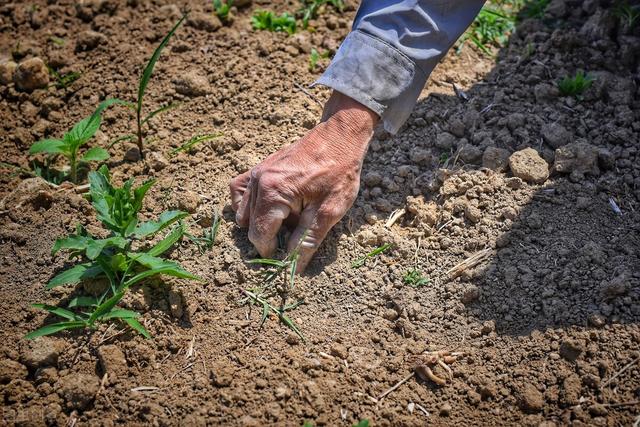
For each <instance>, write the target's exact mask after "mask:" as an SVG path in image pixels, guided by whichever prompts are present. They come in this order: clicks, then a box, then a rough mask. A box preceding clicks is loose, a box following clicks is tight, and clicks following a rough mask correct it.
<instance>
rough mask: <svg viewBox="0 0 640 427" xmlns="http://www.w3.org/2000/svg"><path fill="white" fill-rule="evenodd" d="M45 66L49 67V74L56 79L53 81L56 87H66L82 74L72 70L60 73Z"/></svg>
mask: <svg viewBox="0 0 640 427" xmlns="http://www.w3.org/2000/svg"><path fill="white" fill-rule="evenodd" d="M47 68H49V74H51V76H52V77H53V78H54V80H55V81H56V82H55V83H54V86H55V87H57V88H58V89H66V88H68V87H69V86H71V83H73V82H75V81H76V80H78V79H79V78H80V76H81V75H82V73H80V72H77V71H72V72H70V73H66V74H62V73H59V72H58V71H56V70H54V69H53V68H51V67H47Z"/></svg>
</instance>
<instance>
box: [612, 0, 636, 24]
mask: <svg viewBox="0 0 640 427" xmlns="http://www.w3.org/2000/svg"><path fill="white" fill-rule="evenodd" d="M613 13H614V15H615V16H617V17H618V18H620V19H622V20H623V22H624V24H625V25H626V27H627V28H629V29H632V28H633V27H635V25H636V24H637V23H638V22H639V20H640V5H637V4H636V5H631V4H629V2H628V1H621V2H619V3H618V4H616V6H615V7H614V9H613Z"/></svg>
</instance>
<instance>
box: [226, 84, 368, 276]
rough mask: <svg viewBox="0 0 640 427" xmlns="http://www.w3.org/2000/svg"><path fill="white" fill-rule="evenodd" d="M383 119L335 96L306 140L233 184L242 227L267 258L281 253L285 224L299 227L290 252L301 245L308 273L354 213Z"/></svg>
mask: <svg viewBox="0 0 640 427" xmlns="http://www.w3.org/2000/svg"><path fill="white" fill-rule="evenodd" d="M378 119H379V118H378V116H377V115H376V114H375V113H374V112H373V111H371V110H370V109H368V108H367V107H365V106H364V105H362V104H360V103H359V102H357V101H354V100H353V99H351V98H349V97H347V96H346V95H342V94H340V93H338V92H334V93H333V94H332V96H331V98H330V99H329V101H327V104H326V105H325V109H324V112H323V117H322V120H323V121H322V122H321V123H319V124H318V125H317V126H316V127H314V128H313V129H312V130H311V131H309V133H307V134H306V135H305V136H304V137H303V138H302V139H300V140H299V141H297V142H295V143H294V144H292V145H290V146H288V147H285V148H282V149H281V150H279V151H277V152H275V153H273V154H272V155H270V156H269V157H267V158H266V159H265V160H264V161H262V162H261V163H260V164H258V165H257V166H255V167H254V168H253V169H251V170H250V171H248V172H245V173H243V174H242V175H239V176H237V177H236V178H234V179H233V180H232V181H231V183H230V184H229V187H230V190H231V204H232V207H233V210H234V211H235V212H236V222H237V223H238V225H240V226H241V227H249V240H250V241H251V243H253V245H254V246H255V247H256V249H257V250H258V252H259V253H260V255H261V256H262V257H265V258H270V257H272V256H273V253H274V252H275V250H276V247H277V243H278V240H277V234H278V231H279V230H280V227H281V226H282V223H283V222H284V221H285V220H287V223H293V224H295V229H294V231H293V233H292V234H291V236H290V238H289V243H288V250H289V251H292V250H293V249H295V248H296V247H297V246H298V245H300V246H299V248H300V253H299V257H298V267H297V271H298V272H299V273H300V272H302V271H304V269H305V268H306V266H307V264H308V263H309V261H310V260H311V258H312V256H313V254H314V253H315V252H316V250H317V249H318V247H319V246H320V243H322V241H323V240H324V238H325V236H326V235H327V233H328V232H329V230H330V229H331V227H333V226H334V225H335V224H336V223H337V222H338V221H340V219H341V218H342V217H343V216H344V214H345V213H346V212H347V210H348V209H349V208H350V207H351V205H352V204H353V202H354V200H355V199H356V196H357V194H358V188H359V186H360V171H361V169H362V161H363V159H364V156H365V154H366V152H367V147H368V144H369V141H370V140H371V137H372V135H373V129H374V127H375V125H376V123H377V122H378Z"/></svg>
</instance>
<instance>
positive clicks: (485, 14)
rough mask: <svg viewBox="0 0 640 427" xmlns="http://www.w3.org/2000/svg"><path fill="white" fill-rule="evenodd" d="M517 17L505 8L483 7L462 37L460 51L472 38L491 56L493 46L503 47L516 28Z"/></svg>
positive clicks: (475, 43) (459, 45) (479, 47)
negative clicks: (504, 9)
mask: <svg viewBox="0 0 640 427" xmlns="http://www.w3.org/2000/svg"><path fill="white" fill-rule="evenodd" d="M515 22H516V20H515V17H514V16H511V15H509V14H508V13H507V12H506V11H503V10H500V11H498V10H494V9H491V8H489V7H486V6H485V7H483V8H482V10H480V13H479V14H478V16H477V17H476V19H475V20H474V21H473V23H472V24H471V26H470V27H469V29H468V30H467V31H466V32H465V33H464V34H463V35H462V37H460V41H459V44H458V49H457V50H458V52H460V51H461V50H462V46H463V45H464V43H465V42H466V41H467V40H470V41H471V42H472V43H473V44H474V45H476V46H477V47H478V49H480V50H481V51H482V52H483V53H484V54H486V55H488V56H491V55H492V54H491V50H490V48H491V47H502V46H504V45H505V44H506V43H507V41H508V40H509V35H510V34H511V33H512V32H513V31H514V30H515Z"/></svg>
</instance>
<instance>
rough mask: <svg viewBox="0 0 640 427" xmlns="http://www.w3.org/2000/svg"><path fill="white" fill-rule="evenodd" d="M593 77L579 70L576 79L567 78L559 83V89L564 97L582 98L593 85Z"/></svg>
mask: <svg viewBox="0 0 640 427" xmlns="http://www.w3.org/2000/svg"><path fill="white" fill-rule="evenodd" d="M593 81H594V79H593V77H591V76H589V75H588V74H585V73H584V71H582V70H578V72H577V73H576V75H575V76H574V77H569V76H566V77H564V78H563V79H562V80H560V81H559V82H558V89H559V90H560V94H561V95H562V96H573V97H576V98H578V99H579V98H580V97H581V95H582V94H583V92H584V91H585V90H587V89H589V88H590V87H591V85H592V84H593Z"/></svg>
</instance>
